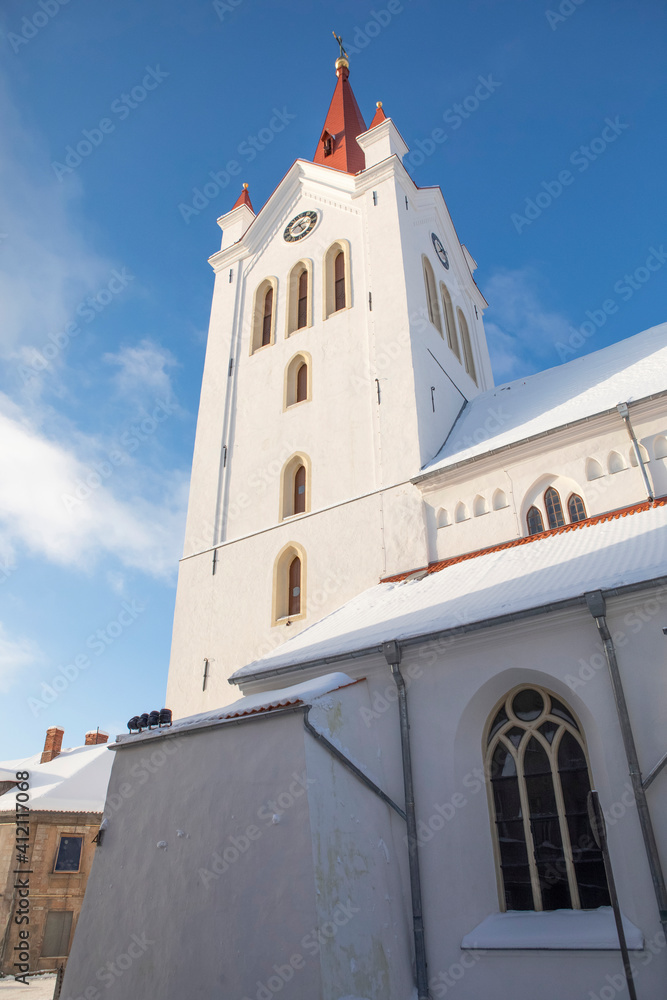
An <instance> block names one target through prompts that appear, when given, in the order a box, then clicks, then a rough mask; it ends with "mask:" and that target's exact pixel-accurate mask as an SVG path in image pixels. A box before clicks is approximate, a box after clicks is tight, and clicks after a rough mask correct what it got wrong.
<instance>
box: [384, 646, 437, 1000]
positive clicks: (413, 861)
mask: <svg viewBox="0 0 667 1000" xmlns="http://www.w3.org/2000/svg"><path fill="white" fill-rule="evenodd" d="M382 652H383V653H384V656H385V659H386V661H387V663H388V664H389V667H390V668H391V673H392V676H393V678H394V681H395V683H396V687H397V689H398V711H399V716H400V720H401V756H402V758H403V786H404V788H405V813H406V822H407V827H408V861H409V865H410V892H411V895H412V928H413V933H414V939H415V967H416V972H417V995H418V998H419V1000H429V994H428V982H427V972H426V945H425V942H424V916H423V912H422V890H421V878H420V876H419V846H418V845H419V841H418V839H417V819H416V816H415V793H414V788H413V783H412V760H411V756H410V723H409V722H408V701H407V696H406V692H405V681H404V679H403V675H402V673H401V668H400V666H399V664H400V662H401V647H400V646H399V645H398V643H397V642H396V641H392V642H384V643H383V644H382Z"/></svg>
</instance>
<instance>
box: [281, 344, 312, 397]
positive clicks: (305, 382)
mask: <svg viewBox="0 0 667 1000" xmlns="http://www.w3.org/2000/svg"><path fill="white" fill-rule="evenodd" d="M310 366H311V358H310V354H307V353H306V352H305V351H302V352H300V353H299V354H295V355H294V357H293V358H292V360H291V361H290V362H289V364H288V365H287V368H286V369H285V409H287V407H288V406H294V404H295V403H303V402H305V401H306V400H307V399H310Z"/></svg>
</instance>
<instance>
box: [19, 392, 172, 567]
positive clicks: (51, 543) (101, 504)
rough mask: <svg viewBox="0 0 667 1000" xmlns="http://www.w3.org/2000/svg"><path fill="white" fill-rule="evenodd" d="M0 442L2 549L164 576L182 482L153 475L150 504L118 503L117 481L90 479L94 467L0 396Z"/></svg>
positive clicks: (131, 499)
mask: <svg viewBox="0 0 667 1000" xmlns="http://www.w3.org/2000/svg"><path fill="white" fill-rule="evenodd" d="M0 441H2V452H3V457H2V462H3V475H2V477H0V524H1V525H2V530H1V532H0V533H2V534H4V536H5V545H7V544H9V545H13V546H14V547H16V548H17V549H18V548H19V546H24V547H25V548H27V549H28V550H29V551H30V552H31V553H39V554H42V555H44V556H46V558H48V559H49V560H51V561H52V562H54V563H58V564H61V565H66V566H76V567H78V568H81V569H84V568H85V569H90V568H91V566H92V564H93V562H94V561H95V560H96V558H98V557H100V556H102V555H104V554H109V555H113V556H115V557H117V558H118V559H119V560H120V562H121V563H122V564H123V565H125V566H127V567H133V568H136V569H140V570H142V571H143V572H145V573H147V574H149V575H152V576H155V577H169V576H171V575H172V573H173V571H174V570H175V568H176V565H177V560H178V556H179V554H180V553H179V549H180V543H181V537H182V530H183V518H184V509H185V494H186V482H185V477H184V476H182V475H181V474H180V473H169V474H166V475H163V476H161V477H160V482H161V494H162V496H161V497H160V499H159V501H157V502H150V501H147V500H145V499H144V498H143V497H141V496H134V495H126V496H124V497H122V498H119V497H117V496H116V495H115V494H114V492H113V491H112V488H114V489H115V490H116V491H121V490H122V489H123V488H124V486H125V485H126V484H125V483H124V481H123V480H122V479H121V478H115V479H114V478H113V472H108V473H107V474H106V475H105V472H104V470H102V471H101V473H97V472H96V471H95V467H94V463H93V466H92V467H91V464H90V463H88V464H84V462H82V461H81V459H80V458H79V457H78V456H77V454H76V453H75V451H74V450H73V449H72V448H68V447H67V446H65V445H63V444H62V443H59V442H57V441H55V440H52V439H50V438H49V437H48V436H47V434H46V433H45V432H44V431H42V430H39V429H37V428H36V427H35V425H34V422H33V421H31V420H30V419H28V418H27V417H26V415H25V414H24V413H23V412H22V411H21V410H20V409H19V407H18V406H17V405H16V404H14V403H12V402H11V401H10V400H9V399H7V397H6V396H3V395H2V394H0ZM78 443H79V444H81V443H82V438H81V436H79V442H78ZM87 443H88V448H91V447H92V444H91V442H90V441H88V442H87ZM107 469H111V466H110V465H108V464H107Z"/></svg>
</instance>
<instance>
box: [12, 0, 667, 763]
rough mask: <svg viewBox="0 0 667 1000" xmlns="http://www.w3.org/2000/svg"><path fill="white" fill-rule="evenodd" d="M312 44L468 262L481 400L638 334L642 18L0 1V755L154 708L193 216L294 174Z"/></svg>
mask: <svg viewBox="0 0 667 1000" xmlns="http://www.w3.org/2000/svg"><path fill="white" fill-rule="evenodd" d="M332 29H335V30H336V31H337V32H339V33H342V35H343V39H344V41H345V42H346V44H347V45H349V47H350V49H351V52H350V62H351V76H350V80H351V83H352V85H353V88H354V91H355V93H356V96H357V100H358V101H359V104H360V106H361V109H362V112H363V114H364V116H365V118H366V122H367V123H369V122H370V119H371V117H372V115H373V111H374V108H375V102H376V101H377V100H382V101H383V103H384V108H385V111H386V113H387V114H388V115H390V116H391V117H392V118H393V119H394V121H395V122H396V124H397V126H398V127H399V129H400V130H401V133H402V134H403V136H404V138H405V139H406V141H407V142H408V144H409V145H410V147H411V149H412V151H413V154H412V158H411V161H410V163H411V172H412V174H413V177H414V179H415V181H416V183H417V184H420V185H429V184H440V185H441V186H442V189H443V192H444V195H445V199H446V200H447V203H448V205H449V208H450V211H451V213H452V217H453V219H454V222H455V225H456V226H457V230H458V233H459V236H460V238H461V240H462V241H463V242H464V243H465V244H466V245H467V247H468V248H469V250H470V251H471V253H472V254H473V256H474V257H475V258H476V260H477V261H478V263H479V270H478V271H477V272H476V279H477V281H478V284H479V285H480V287H481V289H482V291H483V292H484V294H485V295H486V297H487V299H488V301H489V303H490V307H489V309H488V311H487V313H486V329H487V335H488V338H489V344H490V349H491V355H492V359H493V362H494V370H495V372H496V379H497V381H499V382H501V381H504V380H506V379H509V378H512V377H515V376H518V375H523V374H526V373H529V372H533V371H538V370H541V369H543V368H547V367H550V366H551V365H554V364H558V363H560V362H561V361H562V360H567V359H569V358H570V357H574V356H577V355H578V354H580V353H582V352H583V353H587V352H589V351H592V350H596V349H598V348H600V347H603V346H605V345H606V344H609V343H612V342H614V341H616V340H619V339H622V338H624V337H628V336H631V335H632V334H634V333H637V332H639V331H640V330H643V329H646V328H647V327H650V326H652V325H655V324H656V323H659V322H662V321H664V320H665V319H667V309H666V308H665V294H664V289H665V277H666V276H667V261H663V264H662V265H661V267H660V268H659V269H658V270H655V271H651V272H650V277H649V278H648V280H646V279H645V274H646V273H648V272H646V271H645V270H642V268H644V265H645V261H646V259H647V257H649V255H650V254H651V253H652V250H653V249H656V250H658V252H659V253H660V250H661V247H662V243H661V241H665V242H667V226H666V221H665V200H664V188H665V180H664V164H665V162H666V160H667V149H666V140H665V134H664V122H665V118H666V115H665V111H666V109H665V93H667V86H666V84H667V80H666V77H667V60H666V59H665V50H666V45H665V42H666V40H667V10H666V9H665V6H664V4H663V3H662V2H660V0H605V2H602V0H583V2H581V0H580V2H579V3H576V2H575V0H561V2H560V3H553V4H552V5H551V6H550V5H549V4H548V3H544V4H543V3H538V2H535V0H532V2H528V0H469V2H468V3H458V4H454V3H446V4H445V3H443V2H442V0H402V2H401V0H392V2H391V3H390V4H389V3H384V2H383V0H379V3H377V4H375V5H373V4H370V3H369V4H368V5H366V4H365V3H362V2H359V0H357V2H355V3H352V2H338V3H337V4H336V5H335V8H333V7H332V5H331V4H325V3H306V2H298V3H297V2H293V0H282V2H281V0H216V2H215V3H212V2H211V0H188V2H187V3H185V2H183V0H181V2H178V0H160V2H159V3H158V2H157V0H143V2H142V3H140V4H138V3H136V0H114V2H113V3H106V2H104V0H85V2H84V0H68V2H66V3H62V0H5V2H4V4H3V9H2V13H1V14H0V32H1V36H2V37H0V46H1V47H2V56H3V58H2V61H1V63H0V66H1V67H2V68H1V69H0V112H1V117H2V122H3V143H2V146H1V147H0V302H1V305H2V322H1V323H0V350H1V351H2V355H3V358H2V361H3V363H2V365H1V366H0V424H1V425H2V426H1V429H0V455H1V461H2V474H1V475H0V697H1V699H2V725H1V727H0V759H11V758H17V757H20V756H23V755H27V754H29V753H32V752H35V751H36V750H39V749H41V745H42V742H43V736H44V730H45V729H46V727H47V726H48V725H51V724H58V725H62V726H64V728H65V731H66V732H65V744H66V745H68V746H76V745H78V744H80V743H82V742H83V734H84V732H85V731H86V730H87V729H91V728H95V727H96V726H98V725H99V726H100V727H101V728H104V729H107V730H108V731H110V732H111V733H112V736H113V735H114V734H115V733H116V732H118V731H122V730H123V729H124V727H125V722H126V720H127V719H128V718H129V717H130V716H131V715H134V714H135V713H136V712H141V711H150V710H151V709H153V708H161V707H162V703H163V699H164V691H165V685H166V674H167V666H168V661H169V646H170V639H171V624H172V614H173V604H174V592H175V580H176V569H177V562H178V557H179V555H180V550H181V545H182V536H183V526H184V516H185V506H186V502H187V488H188V475H189V465H190V460H191V455H192V445H193V438H194V429H195V420H196V411H197V404H198V397H199V384H200V378H201V372H202V365H203V357H204V349H205V337H206V329H207V324H208V314H209V308H210V299H211V292H212V287H213V274H212V271H211V269H210V267H209V265H208V263H207V257H208V256H209V255H210V254H211V253H212V252H214V251H215V250H216V249H217V247H218V246H219V236H220V233H219V230H218V227H217V225H216V222H215V220H216V218H217V216H219V215H221V214H222V213H223V212H225V211H227V210H228V209H229V208H230V207H231V205H232V204H233V202H234V201H235V199H236V197H237V195H238V193H239V190H240V185H241V182H242V181H247V182H248V183H249V184H250V192H251V196H252V199H253V203H254V206H255V209H258V208H259V207H260V206H261V205H262V204H263V202H264V201H265V200H266V198H267V197H268V196H269V195H270V193H271V191H272V190H273V188H274V187H275V186H276V184H277V183H278V181H279V180H280V179H281V177H282V176H283V175H284V173H285V172H286V171H287V169H288V168H289V166H290V165H291V163H292V162H293V161H294V159H296V158H297V157H311V156H312V155H313V153H314V151H315V146H316V142H317V139H318V136H319V130H320V129H321V125H322V122H323V120H324V115H325V113H326V109H327V107H328V103H329V100H330V97H331V93H332V91H333V87H334V84H335V76H334V70H333V62H334V60H335V57H336V54H337V50H336V46H335V43H334V41H333V39H332V37H331V31H332ZM476 93H477V96H475V95H476ZM482 95H484V96H483V97H482ZM457 106H458V107H457ZM275 109H278V111H279V112H281V114H282V116H283V121H284V123H285V127H284V128H283V129H282V131H280V132H271V131H270V129H269V123H270V121H271V120H272V119H274V116H275V113H276V112H275ZM274 120H275V119H274ZM434 130H440V131H437V132H436V138H437V140H438V141H435V139H434V135H433V133H434ZM443 134H444V138H443ZM253 137H257V138H256V139H254V138H253ZM80 144H82V145H80ZM68 147H70V148H71V150H72V151H71V152H69V151H68ZM77 147H79V152H78V153H77V151H76V150H77ZM253 154H254V155H253ZM415 154H419V155H415ZM230 161H235V162H236V163H238V164H239V165H240V167H241V173H240V174H239V173H236V174H235V175H234V176H229V175H228V173H227V169H226V168H227V165H228V164H229V163H230ZM233 169H234V168H233ZM211 174H213V175H217V180H213V179H212V177H211ZM206 185H208V187H205V186H206ZM197 191H199V192H201V193H200V194H199V195H198V196H197V193H196V192H197ZM657 259H659V258H653V260H654V261H655V260H657ZM637 269H639V271H638V270H637ZM635 272H637V273H636V274H635ZM605 303H606V305H607V308H606V309H605ZM610 303H611V304H610ZM582 324H588V325H587V326H584V327H583V332H582ZM56 678H58V680H57V681H56V680H55V679H56Z"/></svg>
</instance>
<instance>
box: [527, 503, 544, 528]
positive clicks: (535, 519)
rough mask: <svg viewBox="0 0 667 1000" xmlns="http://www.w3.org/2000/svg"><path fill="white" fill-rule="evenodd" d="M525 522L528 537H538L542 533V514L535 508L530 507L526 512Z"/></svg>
mask: <svg viewBox="0 0 667 1000" xmlns="http://www.w3.org/2000/svg"><path fill="white" fill-rule="evenodd" d="M526 522H527V524H528V534H529V535H539V533H540V531H544V522H543V521H542V514H541V513H540V511H539V510H538V509H537V507H531V508H530V510H529V511H528V515H527V517H526Z"/></svg>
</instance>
